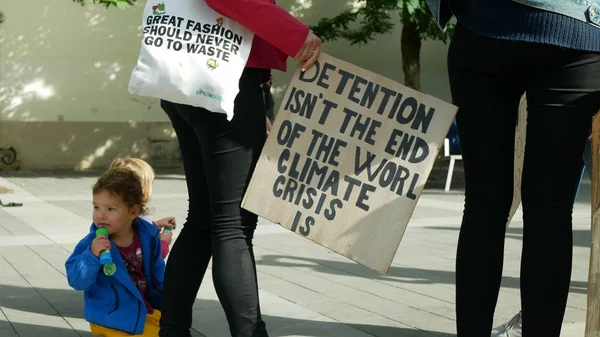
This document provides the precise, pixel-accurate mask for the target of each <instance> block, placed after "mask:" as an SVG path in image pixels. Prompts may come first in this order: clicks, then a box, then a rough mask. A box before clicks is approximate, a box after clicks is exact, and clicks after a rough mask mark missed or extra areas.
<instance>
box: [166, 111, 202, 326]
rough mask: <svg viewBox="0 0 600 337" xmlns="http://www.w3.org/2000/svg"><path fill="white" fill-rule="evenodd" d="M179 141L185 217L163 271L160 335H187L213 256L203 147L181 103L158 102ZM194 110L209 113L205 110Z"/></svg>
mask: <svg viewBox="0 0 600 337" xmlns="http://www.w3.org/2000/svg"><path fill="white" fill-rule="evenodd" d="M161 106H162V108H163V110H164V111H165V112H166V113H167V115H168V116H169V118H170V119H171V122H172V124H173V128H174V129H175V133H176V134H177V139H178V142H179V147H180V149H181V157H182V161H183V167H184V170H185V177H186V183H187V190H188V196H189V200H188V201H189V204H188V217H187V219H186V222H185V223H184V224H183V226H182V227H183V228H182V230H181V232H180V233H179V236H178V237H177V240H176V241H175V244H174V245H173V249H171V253H170V255H169V259H168V261H167V267H166V270H165V285H164V291H163V308H162V318H161V322H160V323H161V331H160V336H161V337H189V336H190V328H191V326H192V307H193V305H194V301H195V300H196V295H197V294H198V288H199V287H200V284H201V282H202V279H203V278H204V273H205V272H206V268H207V266H208V263H209V261H210V258H211V256H212V240H211V232H210V201H209V194H208V188H207V186H206V178H205V175H204V167H203V163H202V155H201V153H202V149H201V148H200V144H199V142H198V138H197V137H196V133H195V132H194V128H193V127H192V126H190V125H189V124H188V122H187V121H186V120H184V119H183V118H182V116H181V115H180V113H179V110H181V109H185V107H184V106H182V105H179V104H174V103H170V102H165V101H162V102H161ZM197 113H204V114H208V113H209V112H208V111H198V112H197Z"/></svg>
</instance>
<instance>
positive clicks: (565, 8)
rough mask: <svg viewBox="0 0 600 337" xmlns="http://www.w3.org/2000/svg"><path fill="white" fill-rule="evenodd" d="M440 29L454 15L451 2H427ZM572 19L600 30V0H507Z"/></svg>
mask: <svg viewBox="0 0 600 337" xmlns="http://www.w3.org/2000/svg"><path fill="white" fill-rule="evenodd" d="M426 1H427V4H428V5H429V10H430V11H431V14H432V15H433V18H434V19H435V21H436V22H437V24H438V26H439V27H440V29H442V28H444V27H445V26H446V24H447V23H448V21H449V20H450V18H451V17H452V13H451V11H450V6H449V5H448V1H449V0H426ZM507 1H513V2H518V3H520V4H523V5H527V6H530V7H534V8H538V9H541V10H545V11H549V12H554V13H558V14H562V15H566V16H569V17H572V18H574V19H577V20H580V21H583V22H586V23H589V24H591V25H593V26H595V27H598V28H600V0H507Z"/></svg>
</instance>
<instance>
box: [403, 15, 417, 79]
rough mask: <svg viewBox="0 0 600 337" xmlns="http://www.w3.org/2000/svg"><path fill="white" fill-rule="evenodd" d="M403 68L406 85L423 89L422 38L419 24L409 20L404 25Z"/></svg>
mask: <svg viewBox="0 0 600 337" xmlns="http://www.w3.org/2000/svg"><path fill="white" fill-rule="evenodd" d="M400 43H401V47H402V70H404V85H406V86H407V87H409V88H413V89H415V90H421V61H420V59H421V38H420V37H419V31H418V30H417V24H415V23H412V22H407V23H406V24H404V26H403V27H402V40H401V42H400Z"/></svg>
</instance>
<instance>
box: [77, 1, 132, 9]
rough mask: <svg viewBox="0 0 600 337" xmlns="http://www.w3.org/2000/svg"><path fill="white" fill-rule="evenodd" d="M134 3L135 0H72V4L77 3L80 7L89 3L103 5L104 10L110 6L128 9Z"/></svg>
mask: <svg viewBox="0 0 600 337" xmlns="http://www.w3.org/2000/svg"><path fill="white" fill-rule="evenodd" d="M135 1H136V0H73V2H75V3H78V4H80V5H81V6H84V5H85V4H88V3H89V4H99V5H103V6H105V7H106V8H109V7H111V6H114V7H117V8H129V7H131V6H133V5H135Z"/></svg>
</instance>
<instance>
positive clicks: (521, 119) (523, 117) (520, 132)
mask: <svg viewBox="0 0 600 337" xmlns="http://www.w3.org/2000/svg"><path fill="white" fill-rule="evenodd" d="M526 135H527V96H526V95H523V96H522V97H521V102H520V103H519V116H518V121H517V129H516V130H515V166H514V167H515V169H514V181H513V186H514V187H513V202H512V206H511V207H510V213H509V215H508V221H507V223H506V225H507V226H508V225H510V222H511V221H512V218H513V217H514V216H515V213H516V212H517V209H518V208H519V205H520V204H521V179H522V177H523V160H524V159H525V140H526V138H525V136H526Z"/></svg>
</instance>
